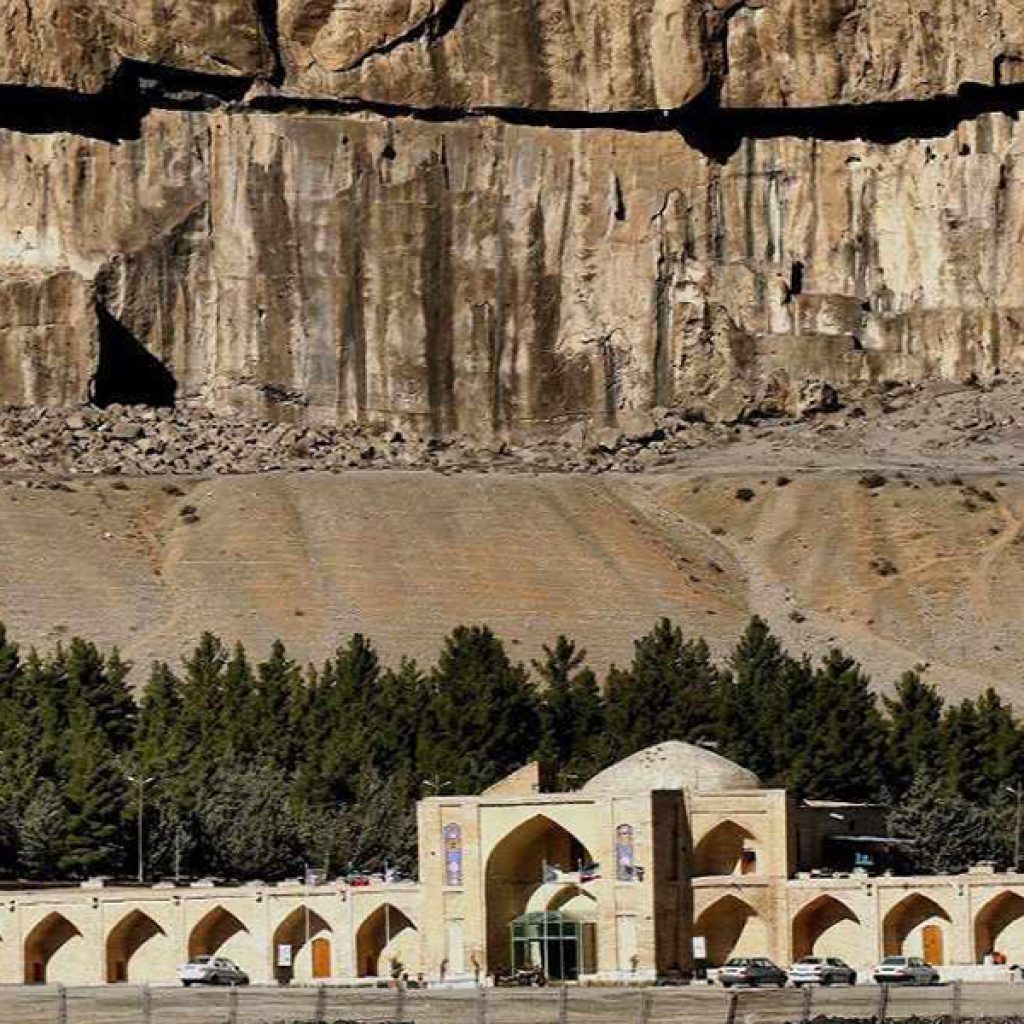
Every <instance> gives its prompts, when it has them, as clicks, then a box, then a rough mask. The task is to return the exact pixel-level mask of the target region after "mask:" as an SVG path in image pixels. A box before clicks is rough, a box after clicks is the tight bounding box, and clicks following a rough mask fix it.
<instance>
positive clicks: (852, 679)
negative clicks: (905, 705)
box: [806, 650, 885, 800]
mask: <svg viewBox="0 0 1024 1024" xmlns="http://www.w3.org/2000/svg"><path fill="white" fill-rule="evenodd" d="M814 679H815V691H816V692H815V700H814V705H813V709H812V710H813V722H814V732H813V734H812V735H811V736H810V737H809V738H808V740H809V757H808V767H807V779H806V795H807V796H813V797H821V798H829V799H834V800H875V799H877V798H878V797H879V795H880V793H881V790H882V785H883V781H884V780H883V777H882V770H881V767H882V765H881V755H882V752H883V750H884V747H885V731H884V727H883V725H882V719H881V715H880V714H879V712H878V708H877V706H876V703H875V696H874V694H873V693H872V692H871V689H870V681H869V679H868V677H867V676H865V675H864V673H863V672H862V671H861V670H860V666H859V665H858V664H857V663H856V662H855V661H854V660H853V659H852V658H848V657H846V655H844V654H843V653H842V652H841V651H838V650H832V651H830V652H829V653H828V654H827V655H826V656H825V658H824V659H823V661H822V663H821V666H820V667H819V669H818V670H817V672H816V673H815V677H814Z"/></svg>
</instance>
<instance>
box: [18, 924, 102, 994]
mask: <svg viewBox="0 0 1024 1024" xmlns="http://www.w3.org/2000/svg"><path fill="white" fill-rule="evenodd" d="M81 938H82V933H81V932H80V931H79V930H78V929H77V928H76V927H75V926H74V925H73V924H72V923H71V922H70V921H69V920H68V919H67V918H66V917H64V915H63V914H57V913H53V914H47V915H46V917H44V918H43V919H42V921H40V922H39V924H37V925H36V926H35V928H33V929H32V931H30V932H29V933H28V936H27V938H26V939H25V984H26V985H45V984H47V983H48V982H52V981H64V982H69V981H75V980H77V979H75V978H74V977H73V976H71V974H70V973H69V972H68V971H64V970H62V969H61V968H62V965H63V964H64V962H65V961H66V962H67V963H68V964H69V965H71V964H73V962H74V953H75V949H74V946H75V940H80V939H81ZM94 980H95V979H94Z"/></svg>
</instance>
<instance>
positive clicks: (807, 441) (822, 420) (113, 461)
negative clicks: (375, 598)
mask: <svg viewBox="0 0 1024 1024" xmlns="http://www.w3.org/2000/svg"><path fill="white" fill-rule="evenodd" d="M1022 410H1024V377H1014V378H1006V379H1000V380H999V381H998V383H996V384H994V385H988V386H981V385H976V384H966V385H956V384H917V385H900V386H888V387H876V386H866V387H862V388H857V389H851V390H849V391H848V392H846V393H845V394H842V395H841V394H840V393H839V392H837V391H836V390H835V389H834V388H833V387H832V386H831V385H829V384H827V383H825V382H822V381H818V382H815V383H812V384H811V385H809V386H807V387H805V388H804V390H803V392H802V394H801V412H800V414H799V415H797V416H774V417H769V418H766V417H761V416H755V417H752V418H747V419H741V420H739V421H736V422H733V423H729V424H726V423H716V422H708V421H706V420H704V419H700V418H695V417H694V416H693V415H692V414H691V413H689V412H688V411H687V410H685V409H680V408H674V409H666V408H656V409H654V410H653V411H651V412H645V413H636V414H633V415H631V416H629V417H622V418H620V421H619V422H617V423H616V424H615V425H613V426H612V425H607V424H605V423H604V422H603V421H601V420H596V421H594V420H591V421H581V422H577V423H574V424H572V425H571V426H569V427H568V428H566V429H564V430H563V431H562V432H561V433H559V434H557V435H552V436H549V437H544V436H537V437H533V438H530V439H528V440H524V441H522V442H520V443H512V442H509V441H504V440H501V439H492V440H482V439H480V438H478V437H475V436H473V435H472V434H449V435H447V436H444V437H437V436H432V435H429V434H427V435H424V434H419V433H416V432H415V431H411V430H395V429H394V428H393V427H391V426H389V425H388V423H387V421H386V420H377V421H375V422H371V423H368V424H356V423H350V424H346V425H344V426H341V427H336V426H333V425H322V426H308V425H303V424H288V423H279V422H274V421H270V420H262V419H255V418H251V417H243V416H218V415H216V414H215V413H213V412H211V411H210V410H208V409H207V408H205V407H204V406H203V405H201V404H184V405H180V406H178V407H177V408H170V407H163V408H147V407H145V406H122V405H118V404H114V405H112V406H109V407H107V408H105V409H98V408H95V407H76V408H47V407H31V406H30V407H21V408H7V409H0V474H3V475H7V476H32V475H39V474H42V475H50V476H53V475H56V476H74V475H96V476H104V475H124V476H151V475H153V476H163V475H181V476H188V477H195V476H207V475H211V474H248V473H264V472H277V471H288V472H341V471H346V470H363V469H367V470H369V469H375V470H381V469H400V470H432V471H437V472H442V473H461V472H469V473H481V472H482V473H588V474H596V473H608V472H613V473H617V472H618V473H642V472H661V473H673V472H676V471H681V470H682V471H685V470H690V469H693V468H697V467H713V466H719V467H723V468H724V467H728V466H732V467H733V468H737V469H738V468H741V467H743V466H744V465H749V466H775V467H778V468H786V467H790V468H794V469H801V468H813V467H815V466H817V465H820V464H822V463H824V464H827V465H833V466H843V465H846V466H850V465H865V466H869V467H870V466H875V467H885V466H892V467H894V468H901V469H908V468H911V469H914V468H916V469H927V468H929V467H933V468H936V469H942V470H946V471H956V470H958V469H964V470H967V471H978V470H985V469H986V467H992V466H996V465H998V466H999V467H1001V468H1006V469H1010V468H1019V467H1024V412H1022ZM880 479H881V485H884V483H885V477H881V478H880Z"/></svg>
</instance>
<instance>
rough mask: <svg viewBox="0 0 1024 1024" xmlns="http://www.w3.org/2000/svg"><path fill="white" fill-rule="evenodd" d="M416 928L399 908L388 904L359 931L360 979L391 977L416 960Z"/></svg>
mask: <svg viewBox="0 0 1024 1024" xmlns="http://www.w3.org/2000/svg"><path fill="white" fill-rule="evenodd" d="M416 941H417V936H416V925H414V924H413V923H412V921H410V920H409V918H408V917H406V916H405V914H403V913H402V911H401V910H399V909H398V907H394V906H392V905H391V904H390V903H385V904H384V905H383V906H380V907H378V908H377V909H376V910H375V911H374V912H373V913H372V914H370V916H369V917H367V919H366V920H365V921H364V922H363V923H362V924H361V925H360V926H359V930H358V931H357V932H356V968H357V970H358V972H359V977H360V978H381V977H388V976H389V975H390V974H392V973H393V971H394V970H395V969H398V970H400V971H401V970H407V969H408V968H409V967H410V965H411V962H412V961H413V960H417V959H418V956H417V950H416V949H415V944H416Z"/></svg>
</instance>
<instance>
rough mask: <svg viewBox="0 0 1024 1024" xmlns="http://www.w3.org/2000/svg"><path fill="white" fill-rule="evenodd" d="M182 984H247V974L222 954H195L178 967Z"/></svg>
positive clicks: (187, 985) (186, 985) (186, 986)
mask: <svg viewBox="0 0 1024 1024" xmlns="http://www.w3.org/2000/svg"><path fill="white" fill-rule="evenodd" d="M178 977H179V978H180V979H181V983H182V985H184V986H185V988H188V987H189V986H190V985H248V984H249V975H248V974H246V973H245V971H243V970H242V968H241V967H239V966H238V964H236V963H235V962H234V961H233V960H228V959H227V957H223V956H197V957H195V958H194V959H192V960H189V962H188V963H187V964H185V965H184V966H183V967H179V968H178Z"/></svg>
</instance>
